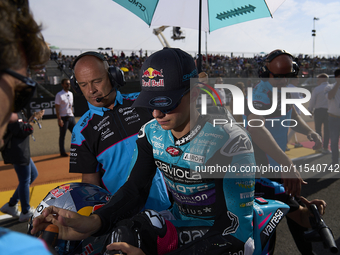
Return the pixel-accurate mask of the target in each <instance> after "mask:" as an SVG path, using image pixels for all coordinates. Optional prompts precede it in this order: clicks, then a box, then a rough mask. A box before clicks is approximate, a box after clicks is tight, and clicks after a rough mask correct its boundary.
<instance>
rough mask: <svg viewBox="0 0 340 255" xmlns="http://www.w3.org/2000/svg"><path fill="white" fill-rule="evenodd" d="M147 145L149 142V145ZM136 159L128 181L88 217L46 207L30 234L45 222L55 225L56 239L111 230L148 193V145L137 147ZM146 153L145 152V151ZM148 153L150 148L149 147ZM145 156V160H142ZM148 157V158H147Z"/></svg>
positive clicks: (150, 166)
mask: <svg viewBox="0 0 340 255" xmlns="http://www.w3.org/2000/svg"><path fill="white" fill-rule="evenodd" d="M149 146H150V147H151V145H150V144H149ZM138 149H139V152H137V153H138V158H137V162H136V164H135V166H134V168H133V169H132V172H131V175H130V177H129V180H128V181H127V182H126V183H125V184H124V185H123V186H122V187H121V188H120V189H119V190H118V191H117V192H116V193H115V194H114V195H113V196H112V197H111V199H110V201H109V202H108V203H107V204H106V205H105V206H103V207H101V208H99V209H98V210H96V211H95V212H94V213H93V214H92V215H91V216H82V215H80V214H78V213H75V212H71V211H69V210H65V209H60V208H56V207H54V206H50V207H47V208H46V209H45V210H44V211H43V213H42V215H40V216H38V217H36V218H35V219H34V220H33V229H32V230H31V233H32V234H35V233H37V232H38V231H40V230H43V229H45V228H46V226H47V225H48V224H51V223H52V224H55V225H57V226H58V227H59V239H63V240H81V239H85V238H86V237H89V236H90V235H95V236H99V235H102V234H104V233H106V232H108V231H110V230H111V229H112V227H113V226H114V225H115V223H116V222H118V221H119V220H121V219H125V218H129V217H131V216H133V215H134V214H136V213H138V212H139V211H140V210H141V209H142V207H143V205H144V203H145V201H146V199H147V197H148V194H149V189H150V186H151V183H152V178H153V176H154V174H155V172H156V166H155V163H154V161H153V156H152V154H150V153H148V152H150V148H147V149H148V150H147V151H144V152H143V153H141V154H142V155H140V152H141V151H143V148H142V147H138ZM145 153H146V154H145ZM151 153H152V147H151ZM145 156H148V158H149V160H146V157H145ZM150 159H151V161H150Z"/></svg>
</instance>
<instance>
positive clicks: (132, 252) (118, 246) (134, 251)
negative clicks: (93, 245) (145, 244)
mask: <svg viewBox="0 0 340 255" xmlns="http://www.w3.org/2000/svg"><path fill="white" fill-rule="evenodd" d="M106 249H107V250H109V251H112V250H121V251H122V252H124V253H126V254H127V255H145V253H144V252H143V251H142V250H141V249H140V248H137V247H135V246H132V245H130V244H128V243H123V242H119V243H111V244H109V245H108V246H106Z"/></svg>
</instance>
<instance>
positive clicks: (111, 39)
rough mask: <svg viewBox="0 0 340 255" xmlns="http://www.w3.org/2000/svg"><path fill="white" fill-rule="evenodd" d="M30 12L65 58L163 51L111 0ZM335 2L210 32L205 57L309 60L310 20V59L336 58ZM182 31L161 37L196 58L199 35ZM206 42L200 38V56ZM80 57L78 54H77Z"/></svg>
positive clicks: (339, 19) (309, 2)
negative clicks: (177, 36) (278, 55)
mask: <svg viewBox="0 0 340 255" xmlns="http://www.w3.org/2000/svg"><path fill="white" fill-rule="evenodd" d="M29 2H30V7H31V9H32V12H33V14H34V16H35V18H36V20H38V21H40V22H41V23H42V24H43V27H44V30H43V35H44V37H45V40H46V41H47V42H49V43H50V44H51V45H55V46H58V47H59V48H62V49H63V51H62V52H63V53H64V54H77V52H73V51H70V50H66V49H70V48H71V49H73V48H74V49H83V50H86V49H97V48H98V47H104V48H105V47H112V48H113V49H114V50H115V51H116V52H120V51H121V50H124V51H128V50H134V51H135V52H138V51H139V49H140V48H142V49H143V50H148V52H152V51H156V50H159V49H161V48H162V45H161V43H160V42H159V40H158V38H157V37H156V36H155V35H154V34H153V33H152V30H153V27H151V28H150V27H149V26H148V25H147V24H146V23H144V22H143V21H142V20H141V19H139V18H138V17H137V16H135V15H134V14H132V13H130V12H129V11H127V10H125V9H124V8H122V7H121V6H119V5H118V4H116V3H115V2H113V1H111V0H100V1H99V0H96V1H94V0H58V1H56V0H44V1H41V0H30V1H29ZM339 10H340V2H339V1H336V0H286V1H285V2H284V3H283V4H282V5H281V7H280V8H279V9H278V10H277V11H276V12H275V13H274V15H273V18H263V19H259V20H253V21H249V22H245V23H241V24H237V25H233V26H229V27H225V28H221V29H219V30H216V31H213V32H211V33H210V34H208V35H207V49H208V53H218V52H219V53H224V54H230V52H234V53H239V52H244V53H249V54H246V56H248V55H252V54H253V53H260V52H265V53H268V52H270V51H272V50H274V49H278V48H280V49H286V50H288V51H289V52H291V53H293V54H299V53H303V54H310V55H312V54H313V38H312V36H311V30H312V29H313V18H314V17H318V18H319V20H318V21H316V22H315V28H316V38H315V54H316V55H321V54H322V55H326V56H328V55H337V56H338V55H340V46H339V42H340V33H339V32H338V27H339V25H340V13H339ZM183 30H185V34H186V39H185V40H181V41H173V40H172V39H171V38H170V36H171V32H172V29H171V28H167V29H166V30H165V31H164V32H163V34H164V36H165V37H166V38H167V40H168V42H169V43H170V45H171V47H178V48H181V49H183V50H186V51H188V52H191V53H195V52H197V48H198V42H197V41H198V32H197V31H196V30H192V29H185V28H184V29H183ZM205 50H206V40H205V34H204V33H203V34H202V52H203V53H205ZM79 53H80V52H79Z"/></svg>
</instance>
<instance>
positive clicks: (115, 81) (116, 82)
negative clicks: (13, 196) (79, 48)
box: [70, 51, 125, 95]
mask: <svg viewBox="0 0 340 255" xmlns="http://www.w3.org/2000/svg"><path fill="white" fill-rule="evenodd" d="M84 56H95V57H97V58H99V59H100V60H102V61H103V62H104V63H106V65H107V66H108V63H107V60H106V59H105V58H104V56H103V55H102V54H100V53H98V52H95V51H88V52H85V53H83V54H80V55H79V56H78V57H77V58H76V59H75V60H74V61H73V64H72V76H71V78H70V83H71V86H72V88H73V89H74V90H75V91H76V92H77V93H78V94H80V95H82V94H83V93H82V92H81V89H80V88H79V85H78V83H77V79H76V76H75V75H74V66H75V65H76V63H77V62H78V60H79V59H81V58H82V57H84ZM107 72H108V75H109V80H110V83H111V85H112V88H119V87H122V86H124V84H125V77H124V72H123V71H122V70H121V69H120V68H118V67H116V66H109V67H108V69H107Z"/></svg>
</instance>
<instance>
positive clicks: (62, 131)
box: [59, 116, 76, 154]
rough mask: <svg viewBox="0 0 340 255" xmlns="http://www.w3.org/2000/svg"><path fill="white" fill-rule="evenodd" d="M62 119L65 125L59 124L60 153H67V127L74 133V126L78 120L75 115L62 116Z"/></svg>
mask: <svg viewBox="0 0 340 255" xmlns="http://www.w3.org/2000/svg"><path fill="white" fill-rule="evenodd" d="M61 119H62V120H63V122H64V126H63V127H60V126H59V151H60V154H65V153H66V152H65V145H64V143H65V135H66V131H67V129H68V130H70V132H71V133H72V130H73V127H74V126H75V125H76V121H75V120H74V117H73V116H68V117H61Z"/></svg>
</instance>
